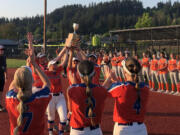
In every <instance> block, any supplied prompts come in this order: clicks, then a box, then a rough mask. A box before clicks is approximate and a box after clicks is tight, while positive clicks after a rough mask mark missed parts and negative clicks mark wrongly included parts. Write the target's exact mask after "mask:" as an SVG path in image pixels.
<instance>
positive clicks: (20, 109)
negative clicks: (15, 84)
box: [13, 89, 28, 135]
mask: <svg viewBox="0 0 180 135" xmlns="http://www.w3.org/2000/svg"><path fill="white" fill-rule="evenodd" d="M27 98H28V97H27V96H26V95H25V93H24V89H19V91H18V94H17V99H18V100H19V104H18V105H17V110H18V112H19V117H18V118H17V126H16V128H15V129H14V131H13V132H14V133H13V134H14V135H18V130H19V127H20V126H21V125H22V123H23V113H24V112H26V111H27V105H26V104H24V101H25V100H27Z"/></svg>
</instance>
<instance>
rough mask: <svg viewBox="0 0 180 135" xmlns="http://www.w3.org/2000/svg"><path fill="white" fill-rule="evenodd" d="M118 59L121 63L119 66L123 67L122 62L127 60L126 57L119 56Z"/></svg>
mask: <svg viewBox="0 0 180 135" xmlns="http://www.w3.org/2000/svg"><path fill="white" fill-rule="evenodd" d="M117 59H118V61H119V62H118V66H120V67H121V66H122V64H121V62H122V61H123V60H124V59H125V57H124V56H119V57H118V58H117Z"/></svg>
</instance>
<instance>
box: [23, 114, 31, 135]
mask: <svg viewBox="0 0 180 135" xmlns="http://www.w3.org/2000/svg"><path fill="white" fill-rule="evenodd" d="M32 117H33V113H32V112H26V113H23V119H26V122H25V125H24V128H23V132H26V131H27V130H28V128H29V126H30V124H31V121H32Z"/></svg>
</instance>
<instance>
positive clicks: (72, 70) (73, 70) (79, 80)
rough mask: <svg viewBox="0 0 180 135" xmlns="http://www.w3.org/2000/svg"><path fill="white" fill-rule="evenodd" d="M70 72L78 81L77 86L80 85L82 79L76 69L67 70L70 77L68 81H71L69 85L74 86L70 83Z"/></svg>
mask: <svg viewBox="0 0 180 135" xmlns="http://www.w3.org/2000/svg"><path fill="white" fill-rule="evenodd" d="M69 72H72V74H74V77H75V79H76V81H77V84H80V83H81V79H80V76H79V74H78V72H77V69H76V68H71V69H70V68H67V77H68V80H69V85H72V82H71V81H70V79H69V78H70V75H69Z"/></svg>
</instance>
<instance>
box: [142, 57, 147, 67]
mask: <svg viewBox="0 0 180 135" xmlns="http://www.w3.org/2000/svg"><path fill="white" fill-rule="evenodd" d="M142 66H143V67H149V58H143V59H142Z"/></svg>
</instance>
